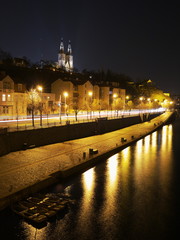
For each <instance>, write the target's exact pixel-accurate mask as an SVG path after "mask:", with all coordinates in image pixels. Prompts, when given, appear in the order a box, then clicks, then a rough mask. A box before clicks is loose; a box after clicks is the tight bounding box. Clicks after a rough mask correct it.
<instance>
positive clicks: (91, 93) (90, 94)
mask: <svg viewBox="0 0 180 240" xmlns="http://www.w3.org/2000/svg"><path fill="white" fill-rule="evenodd" d="M88 95H89V97H90V119H92V109H91V104H92V95H93V92H92V91H89V92H88Z"/></svg>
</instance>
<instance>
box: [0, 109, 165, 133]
mask: <svg viewBox="0 0 180 240" xmlns="http://www.w3.org/2000/svg"><path fill="white" fill-rule="evenodd" d="M164 110H165V109H163V108H160V109H150V110H149V109H143V110H137V109H135V110H131V111H129V110H127V111H118V114H117V112H116V111H101V112H100V113H99V112H92V114H91V113H90V112H88V113H87V112H82V113H79V114H78V115H77V121H76V118H75V114H72V113H71V114H68V115H67V116H65V115H61V117H60V116H59V114H51V115H43V116H42V126H41V125H40V116H34V127H33V125H32V118H31V116H28V117H27V118H25V117H24V118H23V117H21V118H20V117H19V118H18V119H8V117H3V119H2V117H0V128H7V129H8V131H17V130H25V129H34V128H42V127H44V128H47V127H52V126H60V125H65V124H67V121H68V122H69V123H71V124H75V123H82V122H89V121H95V119H97V118H99V117H107V118H108V119H111V118H121V117H122V116H123V117H129V116H137V115H139V114H140V113H155V112H163V111H164Z"/></svg>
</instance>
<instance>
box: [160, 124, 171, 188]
mask: <svg viewBox="0 0 180 240" xmlns="http://www.w3.org/2000/svg"><path fill="white" fill-rule="evenodd" d="M172 158H173V153H172V125H166V126H163V128H162V143H161V151H160V180H161V186H163V187H164V188H166V190H165V189H164V191H167V189H168V185H169V184H168V183H169V182H170V177H171V171H172V164H171V159H172Z"/></svg>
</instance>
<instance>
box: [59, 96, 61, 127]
mask: <svg viewBox="0 0 180 240" xmlns="http://www.w3.org/2000/svg"><path fill="white" fill-rule="evenodd" d="M59 122H60V124H61V95H60V96H59Z"/></svg>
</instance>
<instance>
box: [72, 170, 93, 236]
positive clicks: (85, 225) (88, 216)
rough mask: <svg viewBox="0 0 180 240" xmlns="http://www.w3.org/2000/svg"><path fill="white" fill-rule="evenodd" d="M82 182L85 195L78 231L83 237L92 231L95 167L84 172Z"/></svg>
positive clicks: (81, 203)
mask: <svg viewBox="0 0 180 240" xmlns="http://www.w3.org/2000/svg"><path fill="white" fill-rule="evenodd" d="M81 183H82V188H83V196H82V200H81V202H80V209H79V215H78V225H77V229H76V232H77V233H78V234H80V236H81V237H82V238H83V237H85V236H86V235H87V234H88V232H90V231H91V226H92V216H93V214H94V188H95V170H94V168H91V169H89V170H88V171H86V172H84V173H83V174H82V178H81Z"/></svg>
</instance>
